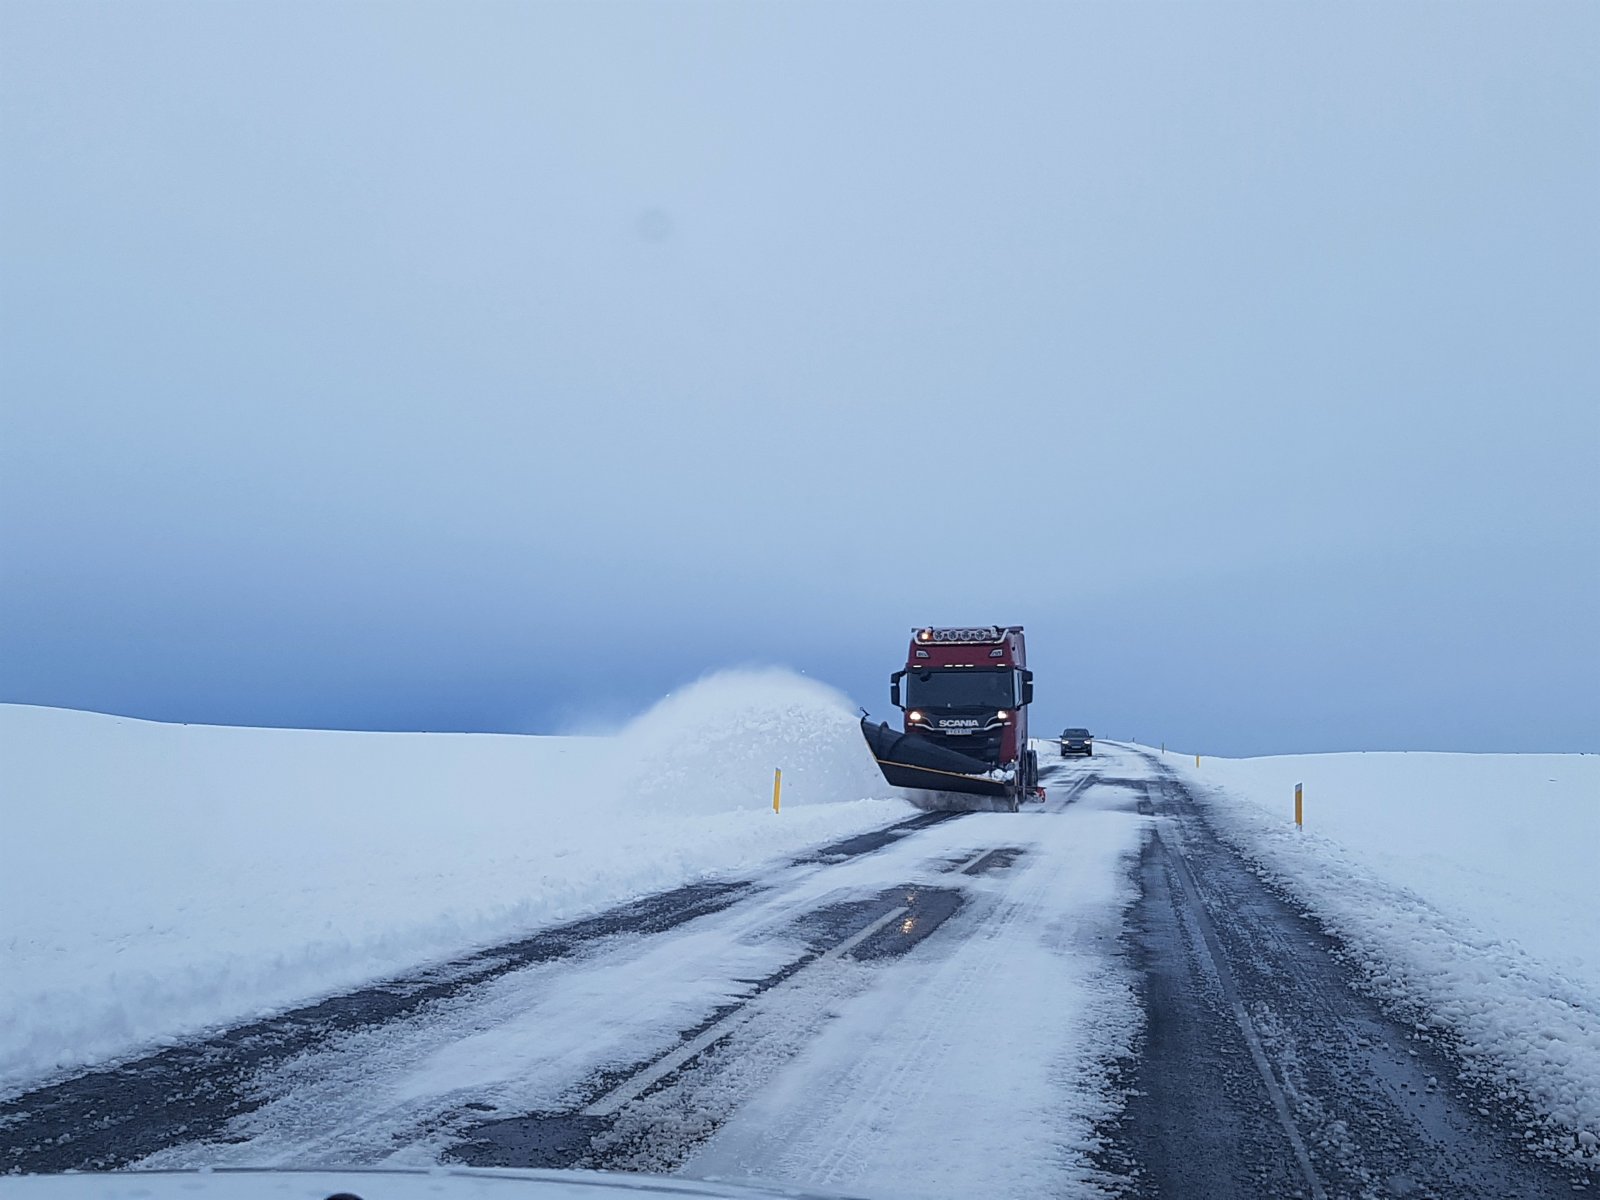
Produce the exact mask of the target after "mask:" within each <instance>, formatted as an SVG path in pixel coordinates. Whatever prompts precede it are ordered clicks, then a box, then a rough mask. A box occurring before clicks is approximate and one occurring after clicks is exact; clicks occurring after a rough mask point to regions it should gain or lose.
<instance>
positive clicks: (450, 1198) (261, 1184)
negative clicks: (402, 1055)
mask: <svg viewBox="0 0 1600 1200" xmlns="http://www.w3.org/2000/svg"><path fill="white" fill-rule="evenodd" d="M331 1197H339V1198H340V1200H356V1198H359V1200H424V1197H426V1198H427V1200H612V1198H614V1197H616V1198H622V1200H650V1198H652V1197H660V1198H662V1200H671V1198H673V1197H676V1198H678V1200H697V1198H701V1197H704V1198H707V1200H774V1198H776V1197H784V1198H785V1200H808V1198H809V1200H840V1198H839V1197H837V1196H833V1197H829V1196H826V1195H824V1194H823V1193H818V1192H801V1191H796V1190H795V1189H793V1188H787V1187H785V1188H777V1187H765V1186H761V1185H755V1184H742V1183H726V1182H721V1181H714V1180H702V1179H682V1178H665V1177H662V1176H656V1175H626V1174H620V1173H614V1172H608V1171H519V1170H502V1169H484V1168H470V1167H436V1168H433V1169H432V1170H421V1171H381V1170H359V1169H357V1170H340V1169H339V1168H336V1167H332V1168H326V1169H316V1170H294V1171H277V1170H254V1169H247V1170H238V1169H226V1170H224V1169H218V1170H199V1171H86V1172H74V1173H71V1174H65V1175H0V1200H136V1198H137V1200H330V1198H331Z"/></svg>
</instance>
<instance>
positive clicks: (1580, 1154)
mask: <svg viewBox="0 0 1600 1200" xmlns="http://www.w3.org/2000/svg"><path fill="white" fill-rule="evenodd" d="M1164 761H1165V762H1166V763H1167V764H1168V765H1171V766H1173V767H1174V768H1176V769H1177V770H1178V771H1179V773H1180V774H1181V775H1182V777H1183V778H1184V779H1185V781H1186V782H1188V783H1189V784H1190V785H1191V787H1192V788H1193V790H1194V791H1195V794H1196V795H1197V796H1198V797H1199V798H1200V799H1201V800H1202V802H1204V803H1205V804H1206V806H1207V812H1208V814H1209V816H1210V817H1211V819H1212V821H1213V822H1214V823H1215V824H1216V825H1217V827H1218V828H1219V830H1220V831H1221V832H1223V833H1224V834H1225V835H1226V836H1228V837H1229V838H1230V839H1231V840H1232V841H1234V842H1235V843H1236V844H1238V845H1239V846H1240V847H1241V848H1242V849H1244V850H1245V851H1246V852H1247V853H1248V854H1250V855H1251V856H1252V857H1253V858H1254V859H1255V860H1256V861H1257V862H1259V863H1260V864H1261V865H1262V866H1263V867H1264V868H1265V869H1266V870H1267V871H1268V872H1269V873H1270V874H1271V875H1272V876H1274V877H1275V878H1277V879H1278V880H1279V881H1280V882H1281V883H1283V884H1284V885H1285V886H1286V887H1287V888H1288V889H1289V890H1290V891H1291V892H1293V893H1294V894H1295V895H1296V896H1298V897H1300V899H1301V900H1302V902H1304V903H1305V904H1307V905H1308V906H1309V907H1310V908H1311V909H1312V910H1313V911H1314V912H1315V914H1316V916H1317V917H1318V918H1319V919H1320V920H1321V921H1322V922H1323V923H1324V924H1325V925H1326V926H1327V927H1328V928H1329V929H1331V930H1332V931H1333V932H1335V933H1337V934H1338V935H1339V937H1340V938H1341V939H1342V940H1343V941H1344V942H1345V943H1346V945H1347V946H1348V947H1349V948H1350V950H1351V951H1352V952H1353V953H1354V954H1355V955H1356V956H1357V957H1358V958H1359V960H1360V962H1361V963H1362V965H1363V968H1364V970H1365V972H1366V975H1367V979H1368V982H1369V984H1370V985H1371V986H1372V988H1373V989H1374V990H1375V991H1376V992H1378V993H1379V994H1380V995H1383V996H1385V997H1387V998H1389V999H1391V1000H1394V1001H1397V1002H1400V1003H1403V1004H1405V1005H1407V1006H1408V1007H1410V1008H1411V1009H1412V1010H1414V1011H1415V1012H1416V1013H1418V1014H1419V1015H1420V1019H1422V1020H1424V1021H1425V1022H1431V1023H1432V1025H1434V1026H1435V1027H1438V1028H1448V1029H1450V1030H1451V1031H1453V1033H1454V1034H1455V1035H1456V1036H1457V1037H1459V1039H1460V1044H1461V1048H1462V1050H1463V1051H1464V1052H1465V1053H1466V1055H1467V1056H1468V1062H1469V1066H1470V1067H1471V1068H1473V1069H1474V1070H1476V1071H1478V1072H1480V1073H1482V1074H1483V1075H1484V1076H1485V1077H1487V1078H1489V1079H1493V1080H1499V1081H1502V1082H1504V1083H1511V1084H1514V1085H1515V1087H1516V1088H1517V1090H1518V1091H1519V1092H1520V1093H1521V1094H1522V1095H1524V1096H1526V1097H1527V1098H1528V1099H1529V1100H1530V1101H1532V1103H1533V1104H1534V1105H1535V1106H1536V1107H1537V1108H1538V1110H1539V1112H1540V1114H1541V1116H1542V1120H1543V1126H1544V1127H1543V1128H1542V1129H1541V1130H1540V1131H1539V1133H1538V1140H1539V1142H1540V1144H1542V1145H1543V1147H1544V1148H1545V1149H1547V1150H1549V1151H1551V1152H1554V1153H1556V1154H1559V1155H1565V1156H1567V1157H1570V1158H1573V1159H1575V1160H1578V1161H1585V1162H1589V1163H1595V1162H1600V1148H1597V1138H1600V936H1597V934H1596V933H1595V920H1596V913H1600V869H1597V858H1596V853H1597V852H1596V847H1597V846H1600V756H1595V755H1582V754H1433V753H1374V754H1308V755H1297V756H1283V757H1273V758H1255V759H1218V758H1205V759H1203V760H1202V761H1201V765H1200V766H1199V767H1198V768H1197V767H1195V766H1194V760H1193V759H1188V760H1186V761H1185V760H1182V759H1179V758H1176V757H1175V756H1169V757H1167V758H1166V759H1165V760H1164ZM1296 783H1303V784H1304V788H1305V813H1306V829H1305V832H1304V833H1298V832H1297V831H1296V829H1295V827H1294V823H1293V812H1294V785H1295V784H1296Z"/></svg>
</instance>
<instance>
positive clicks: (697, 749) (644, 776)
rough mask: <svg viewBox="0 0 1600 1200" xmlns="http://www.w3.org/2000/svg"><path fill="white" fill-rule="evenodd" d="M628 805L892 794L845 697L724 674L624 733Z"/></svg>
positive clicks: (779, 679)
mask: <svg viewBox="0 0 1600 1200" xmlns="http://www.w3.org/2000/svg"><path fill="white" fill-rule="evenodd" d="M619 748H620V749H621V750H622V752H623V753H622V758H623V760H624V761H625V762H626V763H627V764H628V766H627V767H625V768H624V775H626V776H627V777H628V779H627V782H626V784H625V786H624V789H623V793H622V795H623V798H624V800H625V801H627V802H633V801H643V802H646V803H649V804H651V805H652V806H660V807H662V808H667V809H670V810H672V811H681V812H693V813H704V812H723V811H728V810H731V809H744V808H761V807H764V806H769V805H770V804H771V803H772V772H773V768H775V767H781V768H782V769H783V803H784V805H785V806H788V805H790V804H808V803H810V804H817V803H825V802H829V801H837V800H859V799H862V798H865V797H886V796H893V795H895V790H894V789H893V788H891V787H889V785H888V784H886V783H884V781H883V776H882V775H881V774H879V772H878V768H877V764H875V763H874V762H873V761H872V755H871V754H870V753H869V752H868V750H867V747H866V743H865V742H863V741H862V739H861V731H860V729H859V727H858V725H857V720H856V717H855V715H854V709H853V708H852V707H851V705H850V701H849V700H848V699H847V698H846V697H845V696H844V694H843V693H841V692H838V691H836V690H835V689H833V688H831V687H828V686H827V685H826V684H821V683H817V682H816V681H815V680H811V679H807V678H805V677H804V676H802V675H797V674H795V673H794V672H792V671H787V670H783V669H781V668H765V669H748V670H735V671H721V672H718V673H717V674H714V675H710V676H707V677H706V678H704V679H701V680H699V681H698V682H696V683H694V684H691V685H690V686H688V687H686V688H683V689H682V690H681V691H677V692H674V693H672V694H671V695H669V696H667V697H665V698H664V699H663V700H661V701H660V702H659V703H657V704H656V706H655V707H654V708H652V709H650V711H649V712H647V713H645V714H644V715H642V716H641V717H639V718H638V719H637V720H635V721H633V722H632V723H631V724H630V725H629V726H628V727H627V728H626V729H624V730H623V731H622V734H621V736H620V738H619Z"/></svg>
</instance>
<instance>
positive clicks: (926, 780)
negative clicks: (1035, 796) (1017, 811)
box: [861, 717, 1015, 797]
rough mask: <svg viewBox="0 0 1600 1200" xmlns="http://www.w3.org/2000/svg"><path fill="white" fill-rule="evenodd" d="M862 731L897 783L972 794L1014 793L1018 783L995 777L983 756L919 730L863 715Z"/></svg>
mask: <svg viewBox="0 0 1600 1200" xmlns="http://www.w3.org/2000/svg"><path fill="white" fill-rule="evenodd" d="M861 735H862V736H863V737H865V738H866V739H867V746H868V747H869V748H870V749H871V750H872V757H873V758H875V759H877V760H878V769H879V770H880V771H882V772H883V777H884V778H885V779H886V780H888V781H889V782H890V783H891V784H893V785H894V786H895V787H903V788H919V789H921V790H922V791H928V792H962V793H965V794H967V795H972V796H1001V797H1005V796H1010V795H1011V793H1012V791H1013V790H1014V789H1015V784H1014V783H1013V782H1012V781H1011V780H1009V779H1000V778H995V777H994V776H993V774H992V772H994V770H995V768H994V767H993V766H992V765H991V764H989V763H986V762H984V761H983V760H982V759H977V758H969V757H968V756H967V755H965V754H961V753H958V752H957V751H955V750H949V749H946V748H945V747H944V746H940V745H938V744H937V743H935V742H932V741H930V740H929V739H927V738H925V737H920V736H918V735H917V734H915V733H901V732H899V731H898V730H894V729H890V728H889V726H888V723H887V722H880V723H878V724H876V725H874V724H872V723H871V722H870V721H868V720H867V718H866V717H862V718H861Z"/></svg>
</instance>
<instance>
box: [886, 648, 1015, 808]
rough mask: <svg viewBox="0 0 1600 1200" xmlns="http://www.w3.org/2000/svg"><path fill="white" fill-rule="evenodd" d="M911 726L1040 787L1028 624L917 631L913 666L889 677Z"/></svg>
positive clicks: (909, 658)
mask: <svg viewBox="0 0 1600 1200" xmlns="http://www.w3.org/2000/svg"><path fill="white" fill-rule="evenodd" d="M889 698H890V701H891V702H892V703H893V704H894V706H895V707H896V708H898V709H900V710H901V711H902V712H903V713H904V714H905V730H906V733H908V734H918V735H920V736H922V737H925V738H928V739H931V740H932V741H934V742H936V743H939V744H941V745H943V746H946V747H948V748H949V749H951V750H955V751H959V752H960V753H962V754H965V755H967V756H968V757H970V758H974V759H978V760H980V761H982V762H984V763H987V764H990V765H992V766H993V767H994V768H995V769H996V770H998V771H1001V772H1011V773H1014V774H1013V776H1012V777H1013V778H1014V779H1015V781H1016V786H1017V789H1018V790H1019V791H1020V792H1025V793H1031V792H1032V790H1033V789H1034V788H1036V787H1037V786H1038V782H1039V770H1038V760H1037V756H1036V755H1035V754H1034V752H1033V751H1031V750H1030V749H1029V748H1028V705H1029V704H1030V703H1031V702H1032V701H1033V672H1032V671H1030V670H1028V656H1027V648H1026V645H1025V643H1024V642H1023V636H1022V627H1021V626H1020V625H1009V626H1002V625H982V626H957V627H937V626H931V625H930V626H924V627H922V628H919V629H914V630H912V632H911V646H910V649H909V650H908V651H907V654H906V665H905V668H904V669H903V670H900V671H896V672H895V673H894V674H893V675H892V676H890V679H889Z"/></svg>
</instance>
